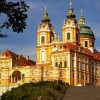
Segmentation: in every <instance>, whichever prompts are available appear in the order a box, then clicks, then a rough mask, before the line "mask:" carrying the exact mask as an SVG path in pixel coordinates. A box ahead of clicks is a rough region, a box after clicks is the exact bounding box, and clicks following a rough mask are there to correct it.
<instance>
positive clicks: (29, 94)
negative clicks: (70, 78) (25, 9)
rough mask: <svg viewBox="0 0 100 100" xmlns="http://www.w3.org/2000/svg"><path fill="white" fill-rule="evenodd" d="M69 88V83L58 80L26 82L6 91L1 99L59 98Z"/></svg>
mask: <svg viewBox="0 0 100 100" xmlns="http://www.w3.org/2000/svg"><path fill="white" fill-rule="evenodd" d="M67 88H68V84H65V83H63V82H57V81H55V82H50V81H42V82H37V83H26V84H23V85H21V86H19V87H17V88H12V90H11V91H7V92H6V93H4V94H3V95H2V96H1V100H58V98H59V96H61V93H62V92H63V93H64V91H66V89H67ZM39 98H40V99H39Z"/></svg>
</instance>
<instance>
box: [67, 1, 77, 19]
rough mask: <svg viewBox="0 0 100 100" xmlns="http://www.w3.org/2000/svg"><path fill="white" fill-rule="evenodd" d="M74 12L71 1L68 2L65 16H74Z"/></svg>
mask: <svg viewBox="0 0 100 100" xmlns="http://www.w3.org/2000/svg"><path fill="white" fill-rule="evenodd" d="M75 17H76V16H75V14H74V11H73V8H72V2H70V7H69V9H68V13H67V18H75Z"/></svg>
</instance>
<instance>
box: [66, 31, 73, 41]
mask: <svg viewBox="0 0 100 100" xmlns="http://www.w3.org/2000/svg"><path fill="white" fill-rule="evenodd" d="M68 33H70V39H69V40H68V39H67V34H68ZM71 33H72V32H71V31H67V32H66V36H65V39H66V40H65V41H68V42H70V41H72V34H71Z"/></svg>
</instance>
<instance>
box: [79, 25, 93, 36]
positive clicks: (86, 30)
mask: <svg viewBox="0 0 100 100" xmlns="http://www.w3.org/2000/svg"><path fill="white" fill-rule="evenodd" d="M80 36H93V37H94V34H93V31H92V30H91V28H90V27H89V26H87V25H80Z"/></svg>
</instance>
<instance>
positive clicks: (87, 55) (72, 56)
mask: <svg viewBox="0 0 100 100" xmlns="http://www.w3.org/2000/svg"><path fill="white" fill-rule="evenodd" d="M75 17H76V16H75V14H74V10H73V8H72V3H71V2H70V6H69V9H68V12H67V17H66V19H65V20H64V23H63V25H62V36H61V37H62V39H61V37H60V36H57V34H56V32H55V30H54V27H53V25H52V24H51V22H50V18H49V16H48V12H47V9H46V6H45V10H44V14H43V16H42V19H41V24H40V25H39V26H38V29H37V45H36V58H37V59H36V63H35V62H34V61H32V60H30V59H29V57H27V58H25V57H23V56H22V55H17V54H15V53H13V52H11V51H9V50H6V51H3V52H1V53H0V90H1V91H0V95H1V94H2V93H4V92H5V91H7V90H9V89H11V88H12V87H17V86H18V85H21V84H24V83H29V82H38V81H63V82H65V83H68V84H69V85H73V86H88V85H89V86H100V52H98V51H97V50H96V49H95V48H94V42H95V35H94V33H93V31H92V30H91V28H90V27H89V26H87V25H86V23H85V18H84V17H83V15H82V14H81V16H80V17H79V19H78V20H77V19H76V18H75ZM33 52H34V51H33Z"/></svg>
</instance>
